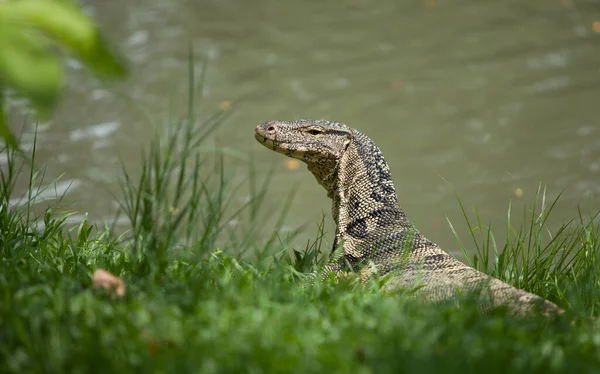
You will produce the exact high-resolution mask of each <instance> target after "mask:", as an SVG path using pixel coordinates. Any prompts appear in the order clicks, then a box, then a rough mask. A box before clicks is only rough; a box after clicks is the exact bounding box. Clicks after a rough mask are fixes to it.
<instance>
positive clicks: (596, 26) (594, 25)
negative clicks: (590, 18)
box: [592, 21, 600, 33]
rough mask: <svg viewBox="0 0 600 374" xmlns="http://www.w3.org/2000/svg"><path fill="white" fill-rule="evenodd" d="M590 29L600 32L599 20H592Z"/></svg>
mask: <svg viewBox="0 0 600 374" xmlns="http://www.w3.org/2000/svg"><path fill="white" fill-rule="evenodd" d="M592 30H594V32H598V33H600V21H594V22H592Z"/></svg>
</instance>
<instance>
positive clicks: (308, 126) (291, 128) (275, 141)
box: [254, 119, 353, 197]
mask: <svg viewBox="0 0 600 374" xmlns="http://www.w3.org/2000/svg"><path fill="white" fill-rule="evenodd" d="M352 131H353V130H352V129H351V128H349V127H347V126H346V125H344V124H342V123H339V122H334V121H327V120H309V119H301V120H297V121H293V122H287V121H269V122H266V123H264V124H262V125H259V126H256V129H255V135H254V136H255V137H256V140H258V142H259V143H260V144H262V145H264V146H265V147H267V148H269V149H271V150H273V151H275V152H279V153H283V154H284V155H286V156H288V157H292V158H295V159H298V160H300V161H303V162H305V163H306V164H307V166H308V170H310V171H311V173H312V174H313V175H314V176H315V178H316V179H317V181H318V182H319V184H320V185H322V186H323V187H324V188H325V189H326V190H327V193H328V196H329V197H332V196H333V194H334V192H335V190H336V188H335V183H336V179H337V173H338V165H339V161H340V159H341V158H342V156H343V155H344V153H345V152H346V150H347V149H348V147H349V145H350V143H351V142H352V138H353V133H352Z"/></svg>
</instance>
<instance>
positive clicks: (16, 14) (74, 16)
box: [0, 0, 127, 79]
mask: <svg viewBox="0 0 600 374" xmlns="http://www.w3.org/2000/svg"><path fill="white" fill-rule="evenodd" d="M3 13H5V14H7V15H8V17H11V18H14V19H17V20H21V21H22V22H26V23H28V24H29V26H32V27H35V28H37V29H38V30H40V31H42V32H44V33H45V34H47V35H48V36H50V37H52V38H53V39H54V40H55V41H56V42H58V43H59V45H61V46H62V47H64V48H66V49H69V50H70V51H72V52H73V53H74V54H75V55H76V56H77V57H79V58H80V59H81V61H82V62H83V63H84V64H85V65H86V66H87V67H89V68H90V69H91V70H92V71H93V72H94V73H95V74H97V75H98V76H100V77H101V78H105V79H107V78H120V77H123V76H125V75H126V74H127V66H126V63H125V60H124V59H123V58H122V57H121V56H119V55H118V54H117V53H116V51H114V50H112V49H111V47H110V45H109V44H108V42H107V41H106V40H105V39H104V38H103V37H102V35H101V34H100V31H99V30H98V28H97V26H96V25H95V24H94V22H93V21H92V20H91V19H90V18H88V17H87V16H85V15H84V14H83V13H82V12H81V9H80V8H79V7H78V6H77V5H75V4H72V3H69V2H66V1H52V0H19V1H9V2H5V3H0V18H1V17H2V14H3Z"/></svg>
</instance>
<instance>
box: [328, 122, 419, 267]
mask: <svg viewBox="0 0 600 374" xmlns="http://www.w3.org/2000/svg"><path fill="white" fill-rule="evenodd" d="M329 170H334V171H333V172H332V173H331V176H330V178H333V183H330V182H328V183H325V184H323V185H324V187H326V186H325V185H326V184H328V185H329V186H330V189H328V196H330V198H331V199H332V214H333V218H334V220H335V222H336V224H337V230H336V238H335V239H336V240H335V243H339V242H340V241H343V243H344V252H345V254H346V255H350V256H351V257H354V258H356V259H357V260H358V259H365V258H370V257H371V256H372V255H373V254H374V253H375V252H376V251H377V248H376V246H377V245H378V243H377V242H380V241H381V239H384V238H385V237H386V236H387V235H388V233H391V232H399V231H402V230H404V229H405V228H407V227H412V225H411V223H410V222H409V220H408V219H407V217H406V215H405V214H404V212H403V211H402V209H401V208H400V206H399V204H398V198H397V196H396V190H395V188H394V184H393V181H392V177H391V174H390V170H389V167H388V165H387V163H386V162H385V159H384V158H383V154H382V153H381V151H380V150H379V148H378V147H377V146H376V145H375V144H374V143H373V141H372V140H371V139H369V138H368V137H367V136H366V135H364V134H362V133H360V132H358V131H354V134H353V137H352V141H351V142H350V144H349V145H348V147H347V149H346V151H345V152H344V154H343V155H342V157H341V158H340V159H339V160H338V161H337V165H336V167H335V168H332V169H329ZM326 188H327V187H326ZM379 244H381V243H379Z"/></svg>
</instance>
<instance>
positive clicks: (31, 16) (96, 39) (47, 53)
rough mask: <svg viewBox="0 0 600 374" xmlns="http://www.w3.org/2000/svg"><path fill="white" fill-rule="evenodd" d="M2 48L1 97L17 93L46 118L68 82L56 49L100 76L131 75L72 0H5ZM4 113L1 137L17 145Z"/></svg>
mask: <svg viewBox="0 0 600 374" xmlns="http://www.w3.org/2000/svg"><path fill="white" fill-rule="evenodd" d="M0 46H2V47H1V48H0V95H4V90H5V89H7V88H10V89H13V90H15V92H17V93H18V94H19V95H22V96H23V97H25V98H27V99H29V101H30V104H31V106H32V107H33V108H34V109H35V110H36V111H37V113H38V115H39V116H40V117H41V118H48V117H49V116H50V114H51V112H52V110H53V109H54V106H55V104H56V100H57V99H58V94H59V92H60V87H61V84H62V82H63V75H64V69H63V65H62V58H61V57H62V56H60V55H59V54H58V53H56V49H55V48H54V47H55V46H58V47H60V48H62V49H65V50H68V51H69V52H71V53H73V54H74V55H75V56H76V57H77V58H79V59H80V60H81V62H82V63H83V64H84V65H86V66H87V67H88V68H89V69H90V70H91V71H92V72H93V73H94V74H95V75H96V76H98V77H100V78H103V79H110V78H121V77H124V76H125V75H126V74H127V72H128V68H127V64H126V63H125V59H124V58H123V57H122V56H120V55H119V54H118V53H117V52H116V51H114V50H113V49H112V48H111V46H110V45H109V43H108V42H107V41H106V40H105V39H104V37H103V36H102V35H101V34H100V31H99V30H98V27H97V26H96V25H95V24H94V22H93V21H92V20H91V19H90V18H88V17H87V16H86V15H85V14H83V13H82V11H81V9H80V8H79V7H78V6H77V5H76V4H74V3H72V2H71V1H69V0H18V1H4V2H2V1H0ZM1 104H2V102H0V105H1ZM3 112H4V109H3V108H0V137H1V138H3V139H4V140H5V141H6V143H7V144H9V145H10V146H15V147H16V146H17V144H18V143H17V141H16V138H15V136H14V134H13V133H12V132H11V131H10V129H9V128H8V126H7V124H6V119H5V117H4V113H3Z"/></svg>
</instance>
